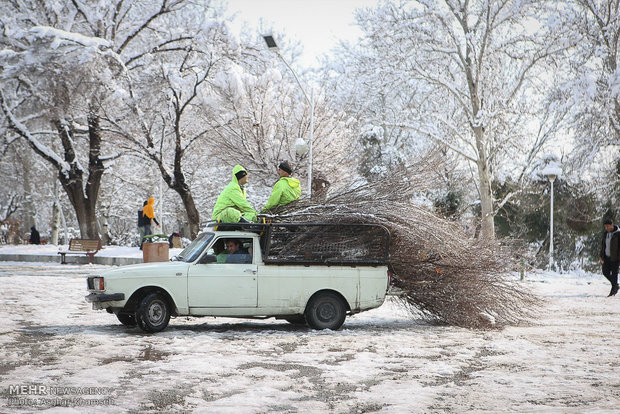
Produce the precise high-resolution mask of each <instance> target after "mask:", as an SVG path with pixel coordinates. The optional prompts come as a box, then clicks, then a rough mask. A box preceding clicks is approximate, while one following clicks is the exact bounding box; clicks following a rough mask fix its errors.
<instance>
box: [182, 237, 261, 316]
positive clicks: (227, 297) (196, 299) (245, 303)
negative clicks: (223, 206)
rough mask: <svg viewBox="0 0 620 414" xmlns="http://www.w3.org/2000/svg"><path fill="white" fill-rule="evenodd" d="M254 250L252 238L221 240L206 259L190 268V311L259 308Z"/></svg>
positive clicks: (203, 257) (188, 289)
mask: <svg viewBox="0 0 620 414" xmlns="http://www.w3.org/2000/svg"><path fill="white" fill-rule="evenodd" d="M235 245H237V247H236V248H235ZM253 249H254V243H253V239H250V238H244V239H237V238H234V237H220V238H218V239H217V240H216V241H215V243H214V244H213V245H212V246H211V247H210V248H209V249H208V251H207V252H206V255H203V256H202V258H201V260H200V261H199V262H198V263H196V264H193V265H192V266H190V268H189V271H188V275H187V276H188V277H187V296H188V302H189V307H190V308H236V307H239V308H251V307H256V306H257V302H258V292H257V291H258V282H257V277H256V276H257V275H256V274H257V270H258V266H257V265H256V264H255V263H254V260H253V257H254V255H253V254H252V253H253V252H254V250H253ZM233 250H234V251H233ZM207 256H208V257H207Z"/></svg>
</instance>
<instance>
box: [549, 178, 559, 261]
mask: <svg viewBox="0 0 620 414" xmlns="http://www.w3.org/2000/svg"><path fill="white" fill-rule="evenodd" d="M556 177H557V176H556V175H555V174H548V175H547V178H549V182H550V183H551V218H550V220H549V269H551V268H552V266H553V182H554V181H555V179H556Z"/></svg>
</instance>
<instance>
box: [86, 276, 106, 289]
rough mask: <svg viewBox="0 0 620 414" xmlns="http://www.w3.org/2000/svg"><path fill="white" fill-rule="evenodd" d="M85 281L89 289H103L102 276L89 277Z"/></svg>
mask: <svg viewBox="0 0 620 414" xmlns="http://www.w3.org/2000/svg"><path fill="white" fill-rule="evenodd" d="M87 283H88V289H89V290H104V284H103V278H102V277H89V278H88V280H87Z"/></svg>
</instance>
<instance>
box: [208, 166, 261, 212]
mask: <svg viewBox="0 0 620 414" xmlns="http://www.w3.org/2000/svg"><path fill="white" fill-rule="evenodd" d="M232 173H233V176H232V180H230V183H228V185H227V186H226V187H225V188H224V189H223V190H222V192H221V193H220V195H219V197H218V198H217V201H216V202H215V207H213V214H212V215H211V218H212V219H213V220H219V221H221V222H222V223H239V222H243V221H250V222H256V210H254V208H253V207H252V206H251V205H250V203H248V201H247V200H246V194H245V187H244V186H245V185H246V184H247V183H248V172H247V170H246V169H245V168H243V167H242V166H241V165H239V164H237V165H235V166H234V168H233V171H232Z"/></svg>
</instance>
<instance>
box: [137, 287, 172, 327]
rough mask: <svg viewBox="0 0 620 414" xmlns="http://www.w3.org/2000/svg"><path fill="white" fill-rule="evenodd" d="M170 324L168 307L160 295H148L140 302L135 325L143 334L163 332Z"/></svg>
mask: <svg viewBox="0 0 620 414" xmlns="http://www.w3.org/2000/svg"><path fill="white" fill-rule="evenodd" d="M168 322H170V305H169V304H168V302H167V301H166V299H165V298H164V297H163V296H162V295H161V294H160V293H150V294H148V295H146V296H145V297H144V298H142V300H141V301H140V305H139V306H138V310H137V311H136V323H137V324H138V326H139V327H140V329H142V330H143V331H144V332H160V331H163V330H164V329H165V328H166V326H168Z"/></svg>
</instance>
